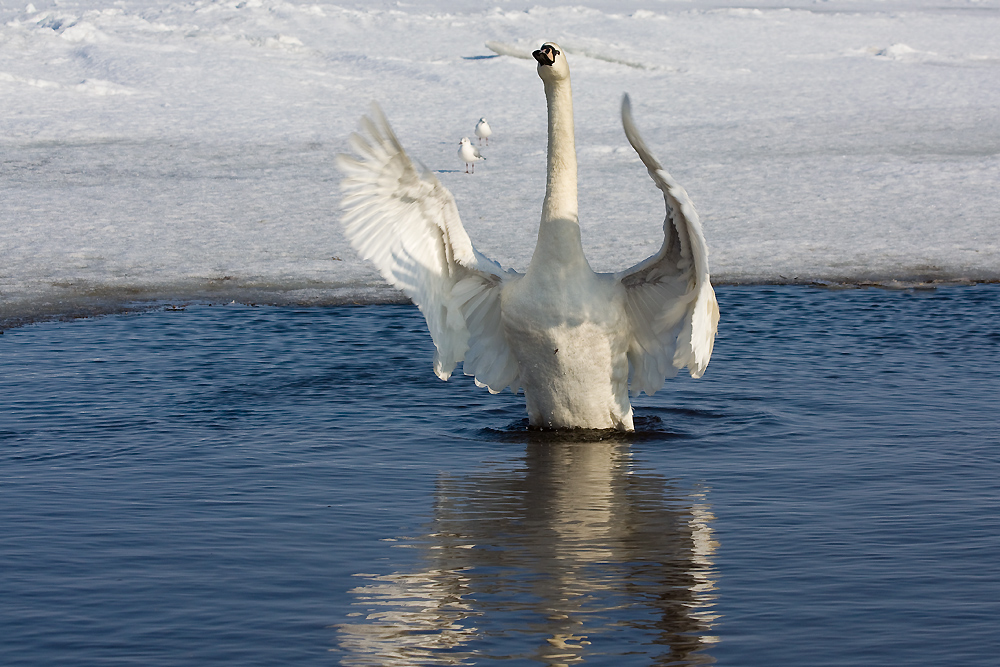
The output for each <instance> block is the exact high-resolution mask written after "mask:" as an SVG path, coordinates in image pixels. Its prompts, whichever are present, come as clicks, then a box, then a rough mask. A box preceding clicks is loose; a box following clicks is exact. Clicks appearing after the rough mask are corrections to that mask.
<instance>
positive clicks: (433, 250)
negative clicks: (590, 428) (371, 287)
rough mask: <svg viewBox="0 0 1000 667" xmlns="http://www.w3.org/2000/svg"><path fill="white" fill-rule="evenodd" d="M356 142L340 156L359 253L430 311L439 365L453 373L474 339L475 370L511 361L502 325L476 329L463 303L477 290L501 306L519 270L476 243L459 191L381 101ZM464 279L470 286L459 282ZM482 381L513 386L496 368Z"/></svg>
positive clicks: (442, 373) (444, 374)
mask: <svg viewBox="0 0 1000 667" xmlns="http://www.w3.org/2000/svg"><path fill="white" fill-rule="evenodd" d="M350 145H351V147H352V148H353V149H354V151H355V152H356V153H357V154H358V157H356V156H351V155H340V156H338V164H339V166H340V168H341V170H342V171H343V173H344V176H345V178H344V180H343V182H342V184H341V188H342V190H343V193H344V198H343V208H344V217H343V223H344V231H345V233H346V235H347V238H348V240H349V241H350V243H351V245H352V246H353V247H354V249H355V250H356V251H357V252H358V254H359V255H360V256H361V257H362V258H364V259H367V260H370V261H371V262H372V263H373V264H375V266H376V267H377V268H378V269H379V271H380V272H381V273H382V276H383V277H384V278H385V279H386V280H387V281H388V282H389V283H391V284H393V285H395V286H396V287H398V288H399V289H401V290H402V291H403V292H405V293H406V295H407V296H409V297H410V298H411V299H412V300H413V303H415V304H416V305H417V306H418V307H419V308H420V311H421V312H422V313H423V314H424V317H425V318H426V319H427V327H428V329H429V330H430V333H431V338H432V339H433V341H434V345H435V347H436V348H437V353H436V354H435V357H434V372H435V373H436V374H437V375H438V377H440V378H441V379H442V380H446V379H448V378H449V377H450V376H451V373H452V371H454V369H455V366H456V364H458V362H460V361H462V360H463V359H464V358H465V354H466V351H467V350H468V348H469V345H470V341H471V343H472V344H474V345H476V346H477V348H476V349H477V351H478V357H477V358H478V360H479V361H478V364H473V365H472V367H470V366H469V365H466V367H465V371H466V373H467V374H473V373H474V372H475V371H474V368H475V367H478V366H483V367H486V368H492V367H493V365H494V363H492V362H493V361H494V360H497V359H499V360H501V361H502V366H503V367H504V368H510V367H511V363H510V360H509V358H508V357H509V355H510V351H509V349H508V347H507V345H506V341H505V339H504V337H503V335H502V332H501V334H500V335H497V332H496V331H485V330H484V329H483V327H482V326H479V327H476V328H475V331H474V332H472V333H471V334H470V330H469V327H468V326H467V324H466V313H465V312H463V309H467V308H468V306H467V303H468V302H469V301H470V300H471V299H472V298H473V297H475V296H477V295H481V296H482V301H485V302H489V301H490V300H492V301H493V302H495V303H494V304H493V305H492V306H488V307H493V308H499V291H500V290H499V286H500V284H501V283H502V281H503V280H504V279H505V278H509V277H512V276H514V275H516V274H515V273H509V272H505V271H504V270H503V269H502V268H501V267H500V265H499V264H497V263H496V262H494V261H493V260H490V259H488V258H486V257H484V256H483V255H482V254H481V253H479V252H478V251H477V250H476V249H475V248H473V247H472V242H471V241H470V240H469V236H468V234H466V232H465V228H464V227H463V226H462V222H461V220H460V219H459V216H458V209H457V208H456V206H455V200H454V198H453V197H452V196H451V193H450V192H448V190H446V189H445V188H444V186H442V185H441V183H440V182H439V181H438V180H437V178H436V177H435V176H434V174H432V173H431V172H430V171H429V170H428V169H426V168H425V167H423V166H421V167H420V168H419V169H418V167H417V166H416V165H414V163H413V162H412V161H411V160H410V158H409V157H408V156H407V155H406V152H405V151H404V150H403V147H402V146H401V145H400V143H399V140H398V139H397V138H396V135H395V134H394V133H393V131H392V128H390V127H389V123H388V121H386V119H385V116H384V115H383V113H382V110H381V109H379V108H378V106H377V105H373V106H372V110H371V113H370V114H369V115H368V116H366V117H363V118H362V119H361V133H360V134H354V135H352V136H351V140H350ZM459 284H461V285H462V288H461V289H459V290H456V289H455V288H456V286H457V285H459ZM478 307H479V308H483V307H484V305H483V303H482V302H480V304H479V306H478ZM470 336H471V339H470ZM487 361H489V362H491V363H489V364H487V363H486V362H487ZM514 366H515V367H516V364H514ZM494 375H495V376H496V377H501V375H500V374H494ZM502 377H503V378H504V379H506V380H507V384H514V385H516V384H517V382H516V380H517V378H516V373H515V375H514V376H513V377H511V376H510V374H509V373H506V374H502ZM482 381H483V382H484V383H486V384H489V386H490V387H491V388H492V389H494V390H496V391H500V390H502V389H504V387H505V386H507V385H502V386H500V385H497V384H494V383H495V382H497V380H496V379H495V378H494V377H492V376H491V378H488V379H483V380H482ZM514 388H515V389H516V386H515V387H514Z"/></svg>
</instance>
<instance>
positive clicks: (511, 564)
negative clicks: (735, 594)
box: [339, 442, 716, 665]
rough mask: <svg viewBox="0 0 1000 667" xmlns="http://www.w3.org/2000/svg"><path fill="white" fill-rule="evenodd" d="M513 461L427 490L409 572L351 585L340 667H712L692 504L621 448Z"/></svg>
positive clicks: (697, 506) (706, 579)
mask: <svg viewBox="0 0 1000 667" xmlns="http://www.w3.org/2000/svg"><path fill="white" fill-rule="evenodd" d="M524 463H525V465H524V467H518V468H515V469H510V468H507V469H500V470H490V471H487V472H483V473H480V474H478V475H474V476H470V477H468V478H466V479H454V478H452V477H448V476H444V477H442V478H441V479H440V480H439V482H438V486H437V498H436V506H435V510H434V518H433V524H432V530H430V531H429V533H428V534H427V535H425V536H423V537H422V538H418V539H416V540H414V541H412V542H408V544H407V545H406V546H413V547H415V548H417V549H419V550H420V554H421V565H422V567H421V568H420V570H419V571H418V572H413V573H395V574H391V575H385V576H378V575H372V574H362V575H358V576H359V577H364V578H367V579H368V583H364V584H362V585H360V586H358V587H357V588H355V589H354V590H353V591H352V593H353V594H354V595H355V597H356V599H357V602H356V603H355V604H356V605H357V607H358V609H359V613H358V614H357V617H356V618H357V622H353V623H348V624H344V625H341V626H340V628H339V630H340V645H341V648H342V649H343V650H344V651H345V653H346V654H347V657H346V658H345V659H344V661H343V664H346V665H460V664H472V663H481V662H483V661H485V660H487V659H512V658H516V659H522V660H523V659H532V660H535V661H539V662H541V663H542V664H549V665H566V664H571V663H579V662H585V661H590V660H592V661H594V662H597V663H600V664H610V663H609V661H612V662H613V659H614V656H615V655H619V654H622V653H625V652H629V653H630V654H631V655H644V656H645V657H647V658H648V659H649V662H648V663H647V664H671V665H696V664H710V663H712V662H714V661H713V660H712V658H711V657H710V656H709V655H708V654H706V653H705V652H704V651H703V649H705V648H706V646H707V645H710V644H711V643H712V642H714V641H715V638H714V637H712V636H711V627H712V623H713V621H714V619H715V618H716V616H715V615H714V614H713V613H712V605H713V600H714V598H715V595H714V588H715V587H714V581H713V576H714V571H713V563H712V557H713V553H714V551H715V546H716V544H715V542H714V540H713V538H712V531H711V528H710V527H709V522H710V521H711V519H712V516H711V514H710V512H709V509H708V505H707V504H706V503H705V499H704V497H703V495H702V494H687V495H684V496H681V495H679V494H678V492H677V491H676V489H674V488H672V487H671V486H670V484H669V482H668V481H666V480H664V479H663V478H661V477H659V476H657V475H653V474H645V473H642V472H639V471H636V470H634V469H633V466H632V464H631V461H630V455H629V451H628V445H622V444H615V443H607V442H588V443H565V442H562V443H559V442H548V443H541V444H531V445H529V446H528V449H527V453H526V456H525V458H524ZM360 610H364V612H360Z"/></svg>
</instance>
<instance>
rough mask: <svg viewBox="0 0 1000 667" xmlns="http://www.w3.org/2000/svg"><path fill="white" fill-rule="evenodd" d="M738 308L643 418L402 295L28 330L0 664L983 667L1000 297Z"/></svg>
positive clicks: (13, 438)
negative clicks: (435, 353) (514, 381)
mask: <svg viewBox="0 0 1000 667" xmlns="http://www.w3.org/2000/svg"><path fill="white" fill-rule="evenodd" d="M719 301H720V305H721V308H722V313H723V320H722V322H721V325H720V334H719V338H718V342H717V345H716V351H715V355H714V356H713V359H712V363H711V365H710V366H709V369H708V371H707V373H706V375H705V377H704V378H702V379H701V380H697V381H695V380H691V379H690V378H678V379H675V380H672V381H669V382H668V383H667V385H666V387H665V388H664V389H663V390H662V391H661V392H659V393H657V394H656V396H654V397H646V396H643V397H641V398H640V399H638V400H636V413H637V427H638V429H639V432H637V433H636V434H632V435H627V436H610V434H575V435H565V434H563V435H555V436H553V435H551V434H544V433H537V432H529V431H527V430H526V422H525V419H524V407H523V399H522V398H521V397H517V396H512V395H510V394H509V393H508V394H502V395H498V396H491V395H489V394H488V393H487V392H485V390H481V389H477V388H476V387H475V386H474V385H473V383H472V381H471V379H469V378H465V377H455V378H452V380H451V381H449V382H447V383H443V382H440V381H439V380H437V379H436V378H435V377H434V375H433V373H432V371H431V358H432V345H431V343H430V338H429V336H428V334H427V333H426V329H425V326H424V324H423V321H422V319H421V317H420V315H419V313H418V312H417V311H416V309H414V308H412V307H406V306H367V307H338V308H314V309H294V308H249V307H238V306H226V307H220V306H214V307H209V306H207V305H202V306H191V307H188V308H186V309H184V310H179V311H166V310H164V311H159V312H150V313H144V314H141V315H131V316H114V317H106V318H99V319H89V320H80V321H74V322H65V323H48V324H42V325H36V326H29V327H24V328H21V329H13V330H9V331H7V332H6V333H5V334H4V335H3V336H2V337H0V350H2V352H0V355H2V356H0V395H2V396H3V399H2V401H0V508H2V511H0V563H2V564H3V565H2V569H0V627H2V628H3V629H4V630H3V632H2V633H0V653H2V654H3V656H4V663H5V664H9V665H53V664H135V665H189V664H217V665H227V664H231V665H274V664H296V665H308V664H316V665H320V664H323V665H329V664H345V665H393V664H398V665H421V664H425V665H432V664H489V663H493V662H497V663H499V662H500V661H503V662H504V663H505V664H525V665H528V664H540V665H557V664H584V663H589V664H596V665H603V664H622V665H630V664H634V665H649V664H662V665H667V664H671V665H674V664H676V665H697V664H711V663H713V662H715V663H718V664H730V665H761V666H772V665H793V664H809V665H872V664H906V665H941V664H955V665H958V664H961V665H991V664H994V661H995V659H996V655H997V654H998V653H1000V639H998V638H997V633H996V620H997V619H998V618H1000V576H998V575H997V572H996V555H997V553H1000V518H998V517H1000V454H998V445H1000V436H998V435H997V417H996V414H997V409H996V408H997V405H996V403H997V401H996V390H997V387H998V386H1000V382H998V381H1000V324H998V322H1000V317H998V315H1000V288H997V287H996V286H977V287H968V288H950V289H942V290H937V291H928V292H918V291H900V292H891V291H884V290H850V291H826V290H816V289H809V288H802V287H783V288H770V287H753V288H733V287H728V288H722V289H720V290H719ZM601 438H603V439H601Z"/></svg>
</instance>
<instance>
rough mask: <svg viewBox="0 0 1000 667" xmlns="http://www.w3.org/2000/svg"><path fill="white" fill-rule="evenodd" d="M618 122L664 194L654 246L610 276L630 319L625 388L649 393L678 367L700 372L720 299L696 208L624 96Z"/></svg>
mask: <svg viewBox="0 0 1000 667" xmlns="http://www.w3.org/2000/svg"><path fill="white" fill-rule="evenodd" d="M622 125H623V126H624V128H625V135H626V136H627V137H628V140H629V143H630V144H632V148H634V149H635V151H636V153H638V154H639V158H640V159H641V160H642V162H643V164H645V165H646V169H647V170H648V171H649V175H650V176H651V177H652V179H653V182H654V183H655V184H656V187H657V188H659V189H660V190H661V191H662V192H663V199H664V202H665V203H666V208H667V215H666V218H665V219H664V221H663V237H664V238H663V245H662V246H661V247H660V250H659V252H657V253H656V254H655V255H653V256H652V257H649V258H648V259H646V260H645V261H643V262H640V263H639V264H637V265H635V266H633V267H632V268H630V269H626V270H625V271H622V272H621V273H619V274H617V275H616V277H617V278H618V279H619V280H621V283H622V285H623V286H624V287H625V295H626V297H625V298H626V300H625V307H626V310H627V312H628V317H629V324H630V325H631V337H630V342H629V349H628V358H629V362H630V363H631V365H632V382H631V389H632V392H633V393H634V394H638V393H639V392H642V391H645V392H646V393H647V394H653V393H654V392H656V391H657V390H658V389H660V387H662V386H663V381H664V380H665V379H666V378H668V377H673V376H674V375H676V374H677V371H679V370H680V369H682V368H684V367H687V369H688V371H689V372H690V373H691V377H696V378H697V377H701V375H702V374H703V373H704V372H705V367H706V366H708V361H709V359H710V358H711V356H712V348H713V346H714V344H715V332H716V328H717V326H718V322H719V304H718V303H717V302H716V300H715V291H714V290H713V289H712V283H711V282H710V280H709V275H708V247H707V245H706V243H705V236H704V234H703V233H702V230H701V223H700V222H699V220H698V213H697V212H696V211H695V210H694V204H692V203H691V199H690V198H689V197H688V194H687V192H685V190H684V188H682V187H681V186H680V185H679V184H678V183H677V181H675V180H674V179H673V178H672V177H671V176H670V174H668V173H667V172H666V171H664V169H663V167H661V166H660V163H659V162H658V161H657V160H656V158H655V157H653V155H652V153H650V152H649V149H648V148H647V147H646V144H645V143H644V142H643V140H642V137H641V136H639V130H638V129H636V127H635V123H634V122H633V121H632V108H631V104H630V102H629V98H628V95H626V96H625V97H624V99H623V100H622Z"/></svg>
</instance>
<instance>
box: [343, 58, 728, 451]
mask: <svg viewBox="0 0 1000 667" xmlns="http://www.w3.org/2000/svg"><path fill="white" fill-rule="evenodd" d="M533 56H534V58H535V60H536V61H537V62H538V67H537V72H538V76H539V77H540V78H541V80H542V83H543V85H544V88H545V99H546V105H547V110H548V157H547V177H546V186H545V198H544V200H543V202H542V212H541V222H540V224H539V229H538V241H537V245H536V246H535V250H534V253H533V255H532V257H531V261H530V262H529V264H528V267H527V269H526V270H525V271H524V272H523V273H521V272H518V271H514V270H513V269H504V268H503V267H501V266H500V264H498V263H497V262H495V261H493V260H491V259H489V258H487V257H486V256H484V255H483V254H482V253H480V252H479V251H478V250H476V248H475V247H474V246H473V245H472V242H471V240H470V239H469V235H468V234H467V233H466V231H465V228H464V227H463V226H462V222H461V220H460V219H459V215H458V209H457V207H456V204H455V200H454V198H453V197H452V195H451V193H450V192H449V191H448V190H447V189H445V187H444V186H443V185H441V183H440V182H439V181H438V179H437V178H436V177H435V176H434V174H433V173H432V172H431V171H429V170H428V169H427V168H426V167H423V166H422V165H420V166H418V164H419V163H414V162H413V161H412V160H411V159H410V158H409V156H408V155H407V154H406V152H405V151H404V150H403V147H402V145H401V144H400V142H399V140H398V139H397V138H396V135H395V133H394V132H393V131H392V128H391V127H390V126H389V122H388V121H387V120H386V118H385V116H384V115H383V113H382V111H381V109H379V107H378V106H377V105H374V104H373V105H372V109H371V112H370V113H369V115H368V116H365V117H363V118H362V119H361V133H360V134H358V133H355V134H354V135H352V136H351V146H352V148H353V150H354V151H355V153H356V154H357V155H356V156H351V155H341V156H339V157H338V162H339V165H340V168H341V170H342V171H343V172H344V180H343V181H342V189H343V192H344V198H343V202H342V206H343V209H344V217H343V223H344V230H345V233H346V236H347V238H348V240H349V241H350V243H351V245H352V246H353V247H354V249H355V250H356V251H357V252H358V254H359V255H360V256H361V257H362V258H364V259H366V260H370V261H371V262H373V263H374V264H375V266H377V267H378V269H379V270H380V271H381V273H382V275H383V277H384V278H385V279H386V280H387V281H388V282H389V283H391V284H393V285H395V286H396V287H398V288H399V289H401V290H402V291H403V292H405V293H406V294H407V295H408V296H409V297H410V298H411V299H412V300H413V302H414V303H415V304H416V305H417V307H419V308H420V311H421V312H422V313H423V315H424V317H425V318H426V320H427V327H428V329H429V330H430V334H431V338H432V339H433V341H434V345H435V347H436V352H435V355H434V372H435V373H436V374H437V376H438V377H439V378H441V379H442V380H447V379H448V378H449V377H450V376H451V374H452V371H454V369H455V366H456V365H457V364H458V362H463V372H464V373H465V374H466V375H470V376H473V377H474V378H475V382H476V384H477V385H478V386H480V387H486V388H487V389H489V391H490V392H492V393H499V392H500V391H502V390H504V389H506V388H510V389H511V391H513V392H514V393H518V392H521V391H523V392H524V399H525V406H526V408H527V412H528V423H529V425H530V426H531V427H533V428H556V429H572V428H585V429H618V430H623V431H631V430H633V429H634V424H633V412H632V406H631V404H630V402H629V390H630V389H631V392H632V394H633V395H638V394H639V393H640V392H643V391H644V392H646V393H647V394H653V393H655V392H656V391H657V390H659V389H660V388H661V387H662V386H663V382H664V380H665V379H666V378H668V377H673V376H674V375H676V374H677V372H678V371H679V370H681V369H683V368H687V369H688V372H689V373H690V374H691V376H692V377H695V378H697V377H701V375H702V374H703V373H704V372H705V368H706V367H707V366H708V362H709V359H710V358H711V356H712V347H713V345H714V342H715V333H716V328H717V325H718V320H719V307H718V303H717V302H716V299H715V292H714V290H713V289H712V285H711V282H710V280H709V272H708V249H707V246H706V243H705V237H704V234H703V233H702V229H701V223H700V222H699V220H698V214H697V213H696V212H695V209H694V205H693V204H692V203H691V200H690V198H689V197H688V194H687V192H685V190H684V188H682V187H681V186H680V185H679V184H678V183H677V182H676V181H675V180H674V179H673V178H672V177H671V176H670V174H668V173H667V172H666V171H665V170H664V169H663V168H662V167H661V166H660V163H659V162H657V160H656V158H654V157H653V155H652V154H651V153H650V152H649V149H648V148H646V144H645V143H644V142H643V140H642V138H641V137H640V136H639V132H638V130H637V129H636V126H635V123H634V122H633V120H632V109H631V103H630V101H629V98H628V95H625V96H624V97H623V99H622V108H621V114H622V125H623V126H624V129H625V136H626V137H627V138H628V141H629V143H630V144H631V145H632V148H633V149H635V151H636V153H638V155H639V158H640V159H641V160H642V162H643V164H644V165H645V166H646V170H647V171H648V173H649V175H650V176H651V177H652V179H653V183H654V184H655V185H656V187H657V188H659V189H660V190H661V191H662V193H663V199H664V202H665V204H666V218H665V219H664V221H663V233H664V238H663V244H662V245H661V246H660V249H659V250H658V251H657V252H656V253H654V254H653V255H652V256H650V257H648V258H646V259H645V260H643V261H642V262H639V263H638V264H636V265H635V266H633V267H631V268H628V269H625V270H624V271H620V272H618V273H595V272H594V271H593V270H592V269H591V268H590V264H589V263H588V262H587V258H586V257H585V256H584V253H583V245H582V242H581V237H580V223H579V219H578V216H577V166H576V147H575V139H574V134H573V97H572V91H571V88H570V72H569V65H568V64H567V62H566V55H565V53H564V52H563V50H562V49H561V48H560V47H559V45H558V44H555V43H553V42H546V43H545V44H543V45H542V47H541V48H540V49H538V50H537V51H535V52H534V53H533ZM463 147H464V141H463ZM511 224H519V225H521V226H523V227H524V228H527V227H529V224H530V223H529V222H528V221H526V220H525V221H512V223H511Z"/></svg>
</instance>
